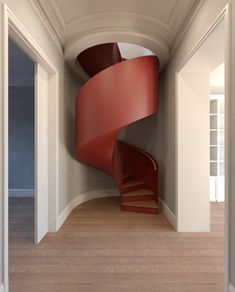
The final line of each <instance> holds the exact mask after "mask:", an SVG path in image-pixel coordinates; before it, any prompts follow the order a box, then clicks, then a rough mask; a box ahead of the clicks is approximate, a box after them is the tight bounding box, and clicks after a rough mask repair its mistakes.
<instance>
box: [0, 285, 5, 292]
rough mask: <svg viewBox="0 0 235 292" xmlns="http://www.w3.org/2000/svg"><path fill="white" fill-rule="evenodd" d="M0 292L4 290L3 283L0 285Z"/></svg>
mask: <svg viewBox="0 0 235 292" xmlns="http://www.w3.org/2000/svg"><path fill="white" fill-rule="evenodd" d="M0 292H5V289H4V286H3V284H1V285H0Z"/></svg>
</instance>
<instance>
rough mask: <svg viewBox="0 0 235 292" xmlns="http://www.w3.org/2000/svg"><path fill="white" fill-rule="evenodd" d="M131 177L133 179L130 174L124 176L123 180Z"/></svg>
mask: <svg viewBox="0 0 235 292" xmlns="http://www.w3.org/2000/svg"><path fill="white" fill-rule="evenodd" d="M129 177H131V176H130V175H129V174H124V175H123V177H122V179H125V178H129Z"/></svg>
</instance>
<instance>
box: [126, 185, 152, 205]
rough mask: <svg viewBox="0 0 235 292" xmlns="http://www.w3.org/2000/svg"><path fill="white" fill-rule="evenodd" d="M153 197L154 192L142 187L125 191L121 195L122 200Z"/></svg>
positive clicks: (133, 200) (142, 199)
mask: <svg viewBox="0 0 235 292" xmlns="http://www.w3.org/2000/svg"><path fill="white" fill-rule="evenodd" d="M155 198H156V196H155V194H154V192H152V191H150V190H148V189H144V188H142V189H138V190H135V191H132V192H125V193H122V195H121V200H122V202H135V201H147V200H154V199H155Z"/></svg>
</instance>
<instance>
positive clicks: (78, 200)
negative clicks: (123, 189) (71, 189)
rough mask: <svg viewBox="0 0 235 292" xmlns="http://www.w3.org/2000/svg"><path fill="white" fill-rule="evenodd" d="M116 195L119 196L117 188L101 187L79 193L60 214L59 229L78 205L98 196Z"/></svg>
mask: <svg viewBox="0 0 235 292" xmlns="http://www.w3.org/2000/svg"><path fill="white" fill-rule="evenodd" d="M114 196H115V197H117V196H119V192H118V190H117V189H101V190H96V191H91V192H87V193H83V194H80V195H78V196H77V197H75V198H74V199H73V200H72V201H71V202H70V203H69V204H68V205H67V206H66V207H65V208H64V210H63V211H62V212H61V213H60V215H59V216H58V221H57V222H58V225H57V230H59V229H60V227H61V226H62V224H63V223H64V222H65V220H66V219H67V218H68V216H69V214H70V213H71V211H72V210H73V209H74V208H75V207H77V206H78V205H80V204H82V203H84V202H86V201H89V200H93V199H98V198H106V197H114Z"/></svg>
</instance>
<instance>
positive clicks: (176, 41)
mask: <svg viewBox="0 0 235 292" xmlns="http://www.w3.org/2000/svg"><path fill="white" fill-rule="evenodd" d="M204 2H205V0H198V1H194V3H193V5H192V7H191V9H190V11H189V13H188V15H187V17H186V19H185V20H184V22H183V23H182V25H181V27H180V29H179V30H178V32H177V34H176V35H175V37H174V39H173V40H172V44H171V48H170V54H171V55H173V53H174V52H175V50H176V48H177V47H178V45H179V44H180V43H181V41H182V39H183V37H184V36H185V34H186V32H187V30H188V29H189V27H190V25H191V23H192V21H193V19H194V17H195V15H196V14H197V12H198V11H199V9H200V8H201V6H202V5H203V3H204Z"/></svg>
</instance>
